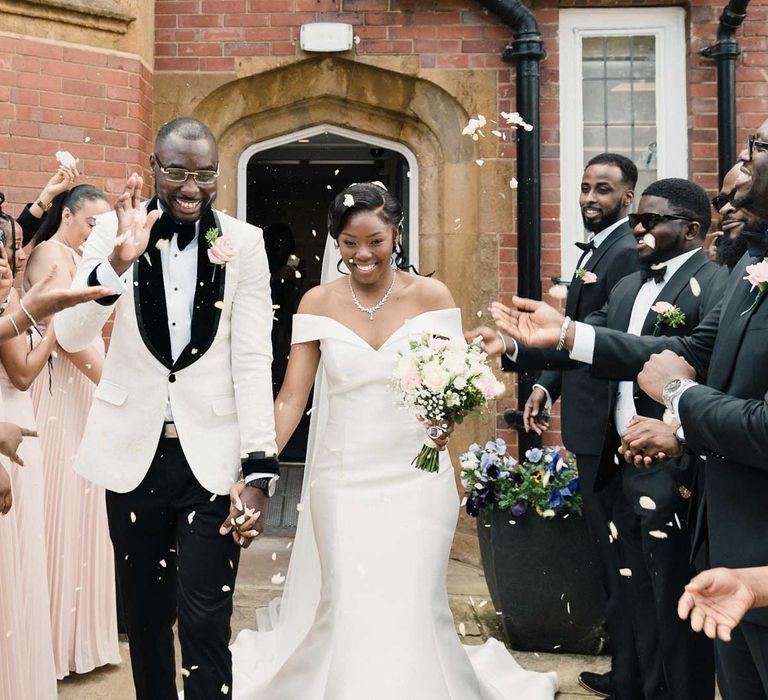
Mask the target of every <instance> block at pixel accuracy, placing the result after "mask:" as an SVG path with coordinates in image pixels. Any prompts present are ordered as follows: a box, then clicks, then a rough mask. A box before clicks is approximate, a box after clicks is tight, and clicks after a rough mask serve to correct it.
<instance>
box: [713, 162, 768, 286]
mask: <svg viewBox="0 0 768 700" xmlns="http://www.w3.org/2000/svg"><path fill="white" fill-rule="evenodd" d="M748 180H749V175H747V174H746V173H744V171H743V170H742V164H741V162H739V163H737V164H736V165H734V166H733V167H732V168H731V169H730V170H729V171H728V172H727V173H726V175H725V177H724V178H723V185H722V187H721V188H720V192H719V193H718V194H717V196H715V197H713V198H712V206H713V207H714V209H715V211H716V212H717V213H718V214H719V216H720V232H719V235H718V236H717V238H716V239H715V243H714V245H715V252H716V256H717V260H716V261H717V262H719V263H720V264H721V265H724V266H726V267H727V268H728V272H731V271H732V270H733V268H734V267H735V266H736V263H738V262H739V260H741V258H742V256H743V255H744V253H746V252H747V248H748V247H749V243H750V241H753V240H756V241H760V240H761V239H762V238H763V237H764V236H765V235H766V229H768V221H766V220H764V219H761V218H760V217H759V216H756V215H755V214H753V213H752V212H750V211H747V210H746V209H744V208H743V207H742V208H736V207H735V206H734V205H733V202H732V201H731V199H732V196H733V194H734V193H735V191H736V188H737V186H739V185H740V183H741V182H746V181H748Z"/></svg>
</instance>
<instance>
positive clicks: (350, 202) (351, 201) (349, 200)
mask: <svg viewBox="0 0 768 700" xmlns="http://www.w3.org/2000/svg"><path fill="white" fill-rule="evenodd" d="M344 206H345V207H354V206H355V198H354V197H353V196H352V195H351V194H345V195H344Z"/></svg>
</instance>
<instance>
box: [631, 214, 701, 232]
mask: <svg viewBox="0 0 768 700" xmlns="http://www.w3.org/2000/svg"><path fill="white" fill-rule="evenodd" d="M628 218H629V225H630V227H631V228H633V229H634V228H637V225H638V224H640V226H642V227H643V228H644V229H645V230H646V231H653V229H655V228H656V227H657V226H658V225H659V224H660V223H662V222H664V221H673V220H678V221H695V219H691V218H690V217H688V216H677V215H675V214H654V213H652V212H647V213H645V214H630V215H629V217H628Z"/></svg>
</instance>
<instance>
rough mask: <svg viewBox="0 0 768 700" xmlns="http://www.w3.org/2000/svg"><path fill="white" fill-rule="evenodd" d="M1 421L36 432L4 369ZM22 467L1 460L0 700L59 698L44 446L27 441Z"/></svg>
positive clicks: (28, 405) (26, 399) (28, 404)
mask: <svg viewBox="0 0 768 700" xmlns="http://www.w3.org/2000/svg"><path fill="white" fill-rule="evenodd" d="M0 392H1V393H2V399H3V400H2V410H1V411H0V415H2V418H1V419H2V420H7V421H11V422H13V423H16V424H18V425H21V426H23V427H25V428H31V429H34V427H35V418H34V413H33V411H32V400H31V398H30V396H29V394H28V393H26V392H22V391H19V390H18V389H16V388H15V387H14V386H13V385H12V384H11V382H10V380H9V379H8V375H7V374H6V373H5V370H4V368H3V366H2V364H0ZM19 456H20V457H21V458H22V460H23V461H24V466H23V467H20V466H18V465H16V464H11V463H10V462H9V460H6V459H5V458H3V464H4V465H5V467H6V469H8V472H9V474H10V476H11V482H12V488H13V508H12V509H11V512H10V513H9V514H8V515H5V516H0V700H19V699H20V698H24V699H25V700H51V699H52V698H55V697H56V669H55V666H54V662H53V642H52V637H51V620H50V614H49V612H48V601H49V595H48V578H47V576H46V569H47V562H46V553H45V537H44V535H43V520H44V517H45V516H44V512H43V509H42V507H41V498H42V494H43V491H44V488H45V487H44V483H43V457H42V454H41V452H40V441H39V440H37V439H35V438H25V439H24V442H23V443H22V444H21V446H20V447H19Z"/></svg>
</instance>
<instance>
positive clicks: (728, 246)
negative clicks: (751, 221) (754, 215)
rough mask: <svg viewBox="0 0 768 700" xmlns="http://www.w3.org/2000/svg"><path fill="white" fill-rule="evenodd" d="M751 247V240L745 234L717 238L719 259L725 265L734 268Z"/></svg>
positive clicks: (730, 268)
mask: <svg viewBox="0 0 768 700" xmlns="http://www.w3.org/2000/svg"><path fill="white" fill-rule="evenodd" d="M748 247H749V241H748V240H747V239H746V238H745V237H744V236H743V235H740V236H736V238H732V237H731V236H728V237H726V236H721V237H720V238H718V239H717V259H718V261H719V262H720V264H721V265H725V266H726V267H727V268H728V269H729V270H732V269H733V268H734V266H735V265H736V263H737V262H739V260H741V258H742V257H743V256H744V253H746V252H747V248H748Z"/></svg>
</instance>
